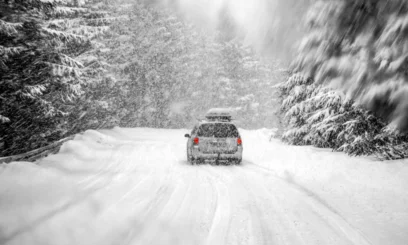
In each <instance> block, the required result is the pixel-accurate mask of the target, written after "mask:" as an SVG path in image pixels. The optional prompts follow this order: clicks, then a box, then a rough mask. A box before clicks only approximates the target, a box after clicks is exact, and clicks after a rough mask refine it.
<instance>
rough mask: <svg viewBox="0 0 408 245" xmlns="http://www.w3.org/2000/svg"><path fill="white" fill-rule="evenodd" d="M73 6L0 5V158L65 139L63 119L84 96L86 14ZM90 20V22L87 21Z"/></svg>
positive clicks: (55, 3) (39, 3)
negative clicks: (0, 147) (81, 56)
mask: <svg viewBox="0 0 408 245" xmlns="http://www.w3.org/2000/svg"><path fill="white" fill-rule="evenodd" d="M74 3H75V1H73V3H70V2H69V1H64V2H62V1H57V0H55V1H53V0H50V1H40V0H34V1H0V50H1V52H0V70H1V71H0V98H1V104H0V115H1V116H0V119H1V122H0V123H1V127H0V135H2V137H3V141H4V142H5V144H4V148H5V150H4V151H2V152H1V154H2V155H6V154H10V153H17V152H22V151H26V150H28V149H32V148H35V147H39V146H41V145H43V144H46V143H47V142H48V141H52V140H55V139H58V138H60V137H62V136H63V135H64V134H66V133H67V125H66V122H65V119H64V118H65V117H66V116H67V115H68V114H69V112H70V107H72V106H73V105H72V103H73V102H74V100H75V98H78V96H80V95H81V94H82V93H83V89H82V87H81V86H82V84H83V83H84V80H83V79H82V70H83V68H84V67H83V64H82V63H81V62H79V61H78V60H76V59H75V57H76V56H77V55H79V54H80V53H81V52H84V51H85V50H87V49H89V48H90V43H89V37H88V36H87V35H86V34H88V33H89V32H90V31H89V28H88V29H87V27H88V25H86V24H84V19H86V18H88V17H84V18H83V17H82V16H83V15H86V14H90V15H92V11H89V10H88V11H87V10H86V9H84V8H81V7H79V6H74ZM89 18H93V17H89Z"/></svg>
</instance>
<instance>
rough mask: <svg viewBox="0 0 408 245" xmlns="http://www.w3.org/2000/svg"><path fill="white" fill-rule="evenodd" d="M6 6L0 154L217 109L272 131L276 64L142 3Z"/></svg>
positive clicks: (92, 0) (0, 61)
mask: <svg viewBox="0 0 408 245" xmlns="http://www.w3.org/2000/svg"><path fill="white" fill-rule="evenodd" d="M0 4H1V6H0V7H1V8H0V69H1V72H0V101H1V103H0V126H1V127H0V135H1V137H0V155H3V156H4V155H12V154H17V153H21V152H26V151H28V150H32V149H35V148H38V147H41V146H43V145H46V144H49V143H51V142H53V141H55V140H58V139H60V138H63V137H66V136H69V135H72V134H74V133H78V132H81V131H84V130H87V129H98V128H111V127H114V126H121V127H137V126H143V127H173V128H180V127H186V126H190V125H191V124H192V123H194V121H195V120H196V118H198V117H200V116H202V115H203V113H205V112H206V111H207V110H208V109H209V108H211V107H227V106H228V107H234V109H235V110H236V111H237V112H238V114H239V116H240V117H242V118H243V120H242V121H241V126H246V127H251V126H252V127H257V126H266V125H271V124H273V123H274V121H273V120H274V119H273V117H271V115H273V113H274V108H276V107H275V106H274V105H273V104H272V103H271V100H270V96H271V93H272V92H273V91H274V90H275V89H274V88H273V86H272V85H273V84H274V83H275V81H277V80H278V79H280V73H281V72H280V71H279V69H278V65H277V64H273V65H270V64H268V62H264V61H261V60H260V59H259V58H257V57H256V55H255V53H254V52H253V51H252V50H250V49H249V48H247V47H245V46H243V45H242V44H240V43H239V42H238V41H237V40H226V39H224V38H223V37H222V35H221V34H220V33H219V34H216V35H209V34H208V33H204V32H203V33H201V32H198V31H197V30H196V29H195V28H194V27H193V26H190V25H187V24H185V23H183V22H182V21H181V20H180V19H179V18H177V17H175V16H174V15H172V14H170V13H168V12H166V11H162V10H158V9H157V8H155V7H154V6H153V5H150V4H147V3H144V1H141V0H140V1H130V0H114V1H110V2H107V1H102V0H88V1H78V0H65V1H60V0H50V1H41V0H38V1H35V0H34V1H28V2H24V1H1V2H0ZM265 102H268V103H265ZM271 118H272V119H271Z"/></svg>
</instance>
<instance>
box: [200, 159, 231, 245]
mask: <svg viewBox="0 0 408 245" xmlns="http://www.w3.org/2000/svg"><path fill="white" fill-rule="evenodd" d="M203 167H206V168H204V169H205V170H207V171H208V172H209V173H210V174H211V173H213V174H216V175H218V173H217V172H216V171H214V167H212V166H203ZM213 174H212V175H210V176H213V178H212V179H211V182H212V185H213V189H214V190H215V191H216V193H217V198H216V209H215V212H214V217H213V219H212V221H211V227H210V231H209V233H208V237H207V241H206V242H205V244H208V245H213V244H226V239H227V234H228V229H229V227H230V220H231V203H230V196H229V191H228V187H227V184H226V183H225V181H224V180H222V179H221V177H220V176H219V175H218V178H216V180H218V181H217V182H215V181H214V175H213ZM220 184H221V185H220Z"/></svg>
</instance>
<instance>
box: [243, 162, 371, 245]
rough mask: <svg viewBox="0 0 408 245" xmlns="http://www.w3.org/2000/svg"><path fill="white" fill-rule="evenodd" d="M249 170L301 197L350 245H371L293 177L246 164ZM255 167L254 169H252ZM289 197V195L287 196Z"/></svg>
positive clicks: (252, 164) (340, 216) (337, 212)
mask: <svg viewBox="0 0 408 245" xmlns="http://www.w3.org/2000/svg"><path fill="white" fill-rule="evenodd" d="M248 166H251V167H249V169H252V171H254V172H259V171H263V172H267V173H268V174H269V176H270V177H273V178H274V179H276V180H278V181H280V182H281V183H283V184H284V185H285V186H288V187H289V188H288V189H289V190H292V192H294V193H295V194H294V195H293V196H299V195H300V196H303V197H305V198H303V200H304V202H306V203H307V204H308V205H309V206H310V207H311V208H312V209H313V211H314V213H315V214H316V216H317V217H319V218H320V219H322V221H324V222H325V223H326V224H327V225H329V226H330V227H332V228H333V231H335V232H337V233H338V234H340V235H342V236H343V237H345V238H347V239H348V240H349V241H350V242H351V243H352V244H355V245H371V244H372V243H371V242H370V241H369V239H368V238H366V237H365V236H364V235H363V234H362V232H361V231H360V230H359V229H357V228H355V227H354V226H352V225H351V224H350V223H349V222H348V221H347V220H346V219H345V218H344V217H343V216H342V215H341V214H340V212H339V211H337V210H336V209H334V208H333V207H332V206H331V205H329V204H328V203H327V202H326V201H324V200H323V199H322V198H320V197H319V196H318V195H317V194H315V193H314V192H312V191H310V190H309V189H307V188H306V187H304V186H301V185H300V184H298V183H296V182H295V181H294V179H293V177H291V176H288V178H286V179H284V178H282V177H280V176H278V175H277V174H276V173H275V172H274V171H273V170H270V169H268V168H265V167H263V166H260V165H257V164H254V163H248ZM252 166H256V167H252ZM289 196H290V195H289Z"/></svg>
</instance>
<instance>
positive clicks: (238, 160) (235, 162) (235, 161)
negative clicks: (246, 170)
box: [233, 159, 242, 165]
mask: <svg viewBox="0 0 408 245" xmlns="http://www.w3.org/2000/svg"><path fill="white" fill-rule="evenodd" d="M233 163H234V164H235V165H240V164H241V163H242V159H237V160H234V161H233Z"/></svg>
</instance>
